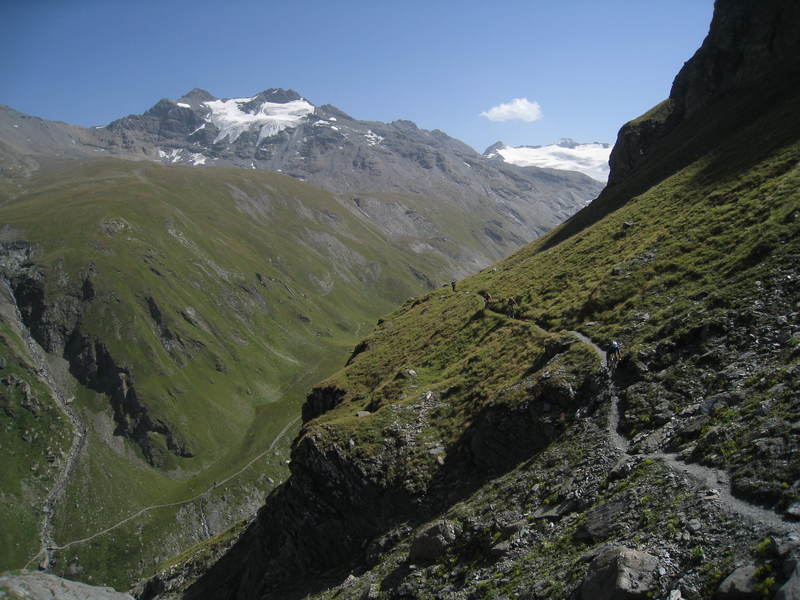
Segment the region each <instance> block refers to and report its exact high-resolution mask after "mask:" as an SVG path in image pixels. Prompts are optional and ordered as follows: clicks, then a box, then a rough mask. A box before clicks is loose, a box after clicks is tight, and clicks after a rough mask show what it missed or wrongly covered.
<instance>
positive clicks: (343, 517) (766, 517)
mask: <svg viewBox="0 0 800 600" xmlns="http://www.w3.org/2000/svg"><path fill="white" fill-rule="evenodd" d="M715 11H716V12H715V16H714V20H713V22H712V27H711V31H710V33H709V37H708V40H707V41H706V43H704V45H703V48H702V49H701V51H699V52H698V54H697V55H696V56H695V58H694V59H692V61H690V62H689V63H687V65H686V66H685V67H684V70H683V71H682V72H681V75H679V77H678V79H677V80H676V86H681V85H684V86H685V85H688V89H702V86H700V81H699V79H698V78H699V77H702V76H705V74H707V73H708V72H709V71H708V70H707V69H704V68H701V65H702V64H707V62H708V61H710V62H711V63H712V64H714V65H715V67H714V69H711V73H712V74H714V75H721V76H722V77H721V80H724V81H725V84H724V85H720V86H719V87H717V88H713V86H712V88H713V89H711V91H710V92H709V93H705V95H704V97H703V100H702V101H700V100H698V98H700V95H696V96H693V98H694V99H695V100H694V101H693V102H692V103H691V110H688V109H687V110H686V111H684V112H683V114H682V116H681V117H680V118H678V119H677V120H676V121H675V122H674V123H673V124H672V126H671V127H670V128H669V131H666V130H665V131H664V132H662V134H659V135H660V137H658V140H657V142H652V143H645V144H643V146H642V147H643V148H646V152H645V154H646V155H647V159H646V161H644V162H642V163H640V164H635V165H630V169H629V171H628V173H626V174H624V176H623V175H620V176H619V177H618V178H616V179H615V185H614V186H613V187H612V188H609V189H608V190H607V191H606V193H605V194H604V196H603V198H602V199H601V200H599V201H598V203H596V204H594V205H592V206H591V207H589V209H587V210H586V211H584V213H583V214H582V215H581V216H580V217H579V218H577V219H575V220H573V221H572V222H570V223H568V224H567V225H565V226H564V227H563V228H561V229H559V230H557V231H555V232H554V233H553V234H551V235H550V236H547V237H546V238H545V239H543V240H542V241H540V242H537V243H534V244H532V245H530V246H528V247H526V248H525V249H523V250H522V251H520V252H518V253H517V254H515V255H514V256H512V257H511V258H509V259H508V260H506V261H504V262H501V263H499V264H498V265H497V267H496V269H488V270H485V271H484V272H482V273H480V274H479V275H476V276H474V277H471V278H469V279H466V280H465V281H463V282H460V283H459V284H458V285H457V288H456V291H455V292H454V291H452V290H450V289H449V288H448V289H440V290H436V291H433V292H431V293H429V294H427V295H424V296H422V297H420V298H418V299H415V300H413V301H409V302H407V303H406V305H404V306H403V307H402V308H401V309H400V310H398V311H396V312H394V313H391V314H389V315H387V316H386V317H384V318H383V319H382V320H381V321H380V322H379V325H378V327H377V328H376V329H375V330H374V331H373V332H372V333H371V334H370V335H369V336H368V337H367V338H366V339H365V340H364V341H363V342H362V343H361V344H360V345H359V350H360V352H359V353H358V354H356V355H354V356H353V357H352V358H351V360H350V362H349V365H348V366H347V367H346V368H344V369H343V370H341V371H340V372H338V373H336V374H335V375H333V376H332V377H330V378H328V379H327V380H325V381H323V382H322V383H320V384H319V386H318V387H317V388H316V390H315V391H314V392H313V393H312V394H311V395H310V397H309V399H308V401H307V404H306V409H305V411H304V415H305V417H306V419H307V420H306V422H305V423H304V425H303V429H302V431H301V432H300V435H299V436H298V437H297V439H296V440H295V441H294V443H293V447H292V463H291V465H290V468H291V473H292V474H291V476H290V478H289V480H288V481H287V482H286V483H285V484H283V485H282V486H280V487H279V488H278V489H276V490H274V491H273V492H272V493H271V494H270V496H269V497H268V499H267V503H266V505H265V506H264V508H262V509H261V511H260V512H259V515H258V518H257V520H256V521H255V522H254V523H253V524H252V525H251V526H250V527H249V528H248V529H247V530H246V532H245V533H244V534H243V535H242V537H241V538H240V539H239V541H238V543H237V544H236V545H235V546H234V547H233V548H232V549H231V550H230V551H229V552H228V553H227V554H226V555H224V556H223V557H222V558H221V559H220V560H219V561H218V562H217V563H216V564H215V565H213V566H211V567H210V569H208V571H207V572H206V573H205V574H204V575H203V576H202V577H200V578H199V580H198V581H197V582H196V583H195V584H194V585H193V586H191V587H189V588H188V591H186V592H185V593H183V596H182V597H185V598H225V599H229V598H230V599H232V598H236V599H239V600H242V599H251V598H253V599H255V598H301V597H305V596H306V594H312V597H315V598H353V599H355V598H433V597H442V598H490V597H524V598H568V597H569V598H582V599H583V600H589V599H590V598H591V599H598V598H599V599H605V598H621V597H625V598H638V597H646V596H652V597H656V598H666V597H670V598H711V597H712V596H713V595H714V594H715V593H717V592H718V590H719V593H720V594H721V597H734V596H732V595H730V594H732V593H733V592H731V591H730V590H731V589H733V588H735V587H737V586H738V587H739V588H740V589H742V588H743V589H745V590H746V591H745V593H746V594H750V596H748V597H758V596H761V597H770V596H772V595H773V594H774V593H775V592H776V591H777V590H778V588H779V587H781V586H785V587H784V592H782V593H784V594H785V593H788V592H786V590H788V589H790V588H792V586H795V589H796V586H797V585H798V583H799V582H800V573H799V572H798V571H797V570H796V568H795V565H796V564H797V562H796V560H794V559H796V558H797V556H798V542H797V538H796V536H795V537H794V538H793V537H791V536H790V535H789V533H790V532H792V531H793V530H796V523H793V521H792V520H793V519H797V518H798V517H800V504H798V502H799V501H800V489H799V488H800V481H799V480H800V463H799V462H798V460H797V456H798V451H800V440H799V439H798V435H800V423H798V414H800V404H799V402H800V266H798V265H800V250H798V249H799V248H800V243H799V242H800V192H798V190H800V166H799V165H800V113H798V111H797V106H798V105H800V86H798V85H797V82H798V79H797V78H796V74H797V57H798V56H800V53H797V52H795V53H794V54H782V53H781V52H782V49H784V46H781V44H779V43H776V40H784V41H786V40H794V42H792V43H795V44H796V40H798V39H800V36H798V31H797V26H798V24H799V23H800V19H798V18H797V6H796V4H794V3H791V2H785V1H784V2H779V1H774V2H763V3H757V4H756V3H750V2H744V1H734V0H727V1H720V2H718V3H717V5H716V9H715ZM715 40H716V42H715ZM720 40H721V41H720ZM717 42H718V43H717ZM730 53H733V54H732V55H733V56H740V57H741V60H739V61H737V60H729V57H730V56H731V54H730ZM777 57H780V60H777ZM741 65H747V73H748V74H749V76H748V77H745V76H744V75H742V76H737V75H736V74H735V73H734V74H730V73H729V72H728V71H727V70H729V69H733V70H735V69H736V68H737V67H739V66H741ZM717 92H718V93H717ZM673 95H674V96H675V98H678V97H680V94H678V93H677V92H676V91H675V90H674V91H673ZM688 97H689V96H687V98H688ZM688 106H689V103H688V100H687V107H688ZM660 114H661V109H656V110H655V111H653V112H651V113H648V115H647V116H645V117H643V119H644V120H647V119H650V118H651V117H653V116H654V115H660ZM641 122H642V119H640V120H637V121H634V122H632V123H631V124H629V125H628V126H626V128H625V129H623V134H621V138H625V135H624V134H625V132H626V131H629V130H630V128H632V127H634V128H635V127H637V126H638V125H639V124H641ZM620 143H622V144H623V145H624V144H626V143H628V142H626V141H624V139H623V141H621V142H620ZM618 149H619V144H618ZM615 152H617V154H618V150H615ZM484 290H486V291H489V292H490V293H491V295H492V297H493V298H494V302H493V303H492V305H491V306H490V307H488V308H485V307H484V306H483V301H482V299H481V298H480V297H479V293H480V292H482V291H484ZM576 332H577V333H576ZM579 334H580V335H579ZM612 339H618V340H620V341H621V342H622V346H623V359H622V362H621V363H620V364H619V366H618V367H617V368H616V370H615V371H614V372H613V374H612V375H609V374H608V372H607V371H606V370H605V369H604V368H603V366H602V351H601V348H602V346H604V345H605V344H607V343H608V342H610V340H612ZM737 567H739V568H737ZM793 569H794V570H793ZM623 574H624V575H626V577H621V575H623ZM173 575H174V573H173ZM178 579H180V578H178ZM178 579H170V578H169V577H166V576H165V577H163V578H160V579H156V580H153V581H151V582H150V583H149V585H148V586H146V587H145V588H143V597H147V598H149V597H157V596H158V595H159V594H161V597H170V594H171V593H172V594H175V595H180V594H181V593H182V592H180V585H177V586H175V587H174V588H171V586H172V585H173V584H174V583H175V582H176V581H178ZM191 579H192V578H191V577H189V578H184V579H182V580H181V582H180V584H181V585H183V586H185V585H186V583H187V582H188V581H191ZM170 589H172V590H173V591H172V592H170V591H168V590H170ZM725 594H729V595H728V596H726V595H725ZM173 597H174V596H173ZM779 597H793V596H786V595H783V596H779Z"/></svg>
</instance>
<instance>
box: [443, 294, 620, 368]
mask: <svg viewBox="0 0 800 600" xmlns="http://www.w3.org/2000/svg"><path fill="white" fill-rule="evenodd" d="M450 287H451V288H452V290H453V291H454V292H455V291H456V282H455V280H453V281H451V282H450ZM478 295H479V296H480V297H481V298H483V308H485V309H488V308H491V304H492V295H491V294H490V293H489V292H487V291H486V290H481V291H480V292H478ZM511 305H512V308H513V309H514V314H512V315H511V317H512V318H516V317H517V315H516V313H517V312H518V310H519V305H518V304H517V301H516V300H515V299H514V298H511ZM621 358H622V346H621V345H620V343H619V342H618V341H617V340H611V343H610V344H609V345H608V347H607V348H606V367H607V368H609V369H613V368H614V367H615V366H616V365H617V364H618V363H619V361H620V359H621Z"/></svg>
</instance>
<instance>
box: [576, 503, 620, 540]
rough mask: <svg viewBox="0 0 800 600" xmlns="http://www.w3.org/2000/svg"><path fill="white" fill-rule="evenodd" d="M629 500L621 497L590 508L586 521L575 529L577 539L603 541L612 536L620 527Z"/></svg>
mask: <svg viewBox="0 0 800 600" xmlns="http://www.w3.org/2000/svg"><path fill="white" fill-rule="evenodd" d="M628 502H629V499H628V498H619V499H616V500H612V501H610V502H606V503H605V504H601V505H600V506H596V507H594V508H592V509H590V510H589V511H588V512H587V513H586V521H585V522H584V523H583V524H582V525H580V526H579V527H578V529H577V530H576V531H575V539H576V540H579V541H582V542H601V541H603V540H606V539H608V538H610V537H611V536H612V535H613V534H614V532H616V531H617V530H618V529H619V528H620V522H619V521H620V517H621V516H622V515H623V514H624V513H625V511H626V510H627V507H628Z"/></svg>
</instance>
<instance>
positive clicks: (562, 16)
mask: <svg viewBox="0 0 800 600" xmlns="http://www.w3.org/2000/svg"><path fill="white" fill-rule="evenodd" d="M712 9H713V1H712V0H603V1H597V0H594V1H591V0H560V1H551V0H527V1H519V2H518V1H516V0H511V1H498V2H491V1H486V0H484V1H482V2H473V1H463V2H451V1H438V2H437V1H435V0H427V1H417V0H402V1H400V0H398V1H395V2H387V1H381V0H373V1H371V2H368V1H355V0H354V1H349V0H340V1H330V0H328V1H316V0H314V1H311V0H292V1H289V0H285V1H283V2H274V1H271V0H269V1H254V0H242V1H236V0H230V1H228V2H222V1H219V0H218V1H216V2H210V1H206V0H194V1H181V2H174V1H171V0H161V1H150V0H137V1H135V2H134V1H128V2H121V1H117V0H98V1H94V0H27V1H24V2H23V1H21V0H20V1H13V0H5V1H2V2H0V82H2V83H0V104H6V105H8V106H11V107H12V108H15V109H17V110H19V111H22V112H25V113H29V114H33V115H36V116H40V117H43V118H47V119H54V120H60V121H66V122H69V123H75V124H79V125H85V126H89V125H98V124H105V123H107V122H109V121H111V120H113V119H115V118H118V117H121V116H125V115H127V114H131V113H141V112H143V111H145V110H146V109H147V108H149V107H150V106H152V105H153V104H155V102H157V101H158V100H159V98H164V97H166V98H177V97H179V96H181V95H182V94H184V93H185V92H187V91H188V90H190V89H192V88H194V87H200V88H204V89H207V90H208V91H210V92H211V93H212V94H214V95H216V96H218V97H242V96H250V95H253V94H255V93H257V92H259V91H261V90H263V89H266V88H270V87H284V88H293V89H295V90H297V91H298V92H299V93H301V94H302V95H303V96H305V97H306V98H308V99H309V100H310V101H311V102H313V103H315V104H325V103H330V104H334V105H335V106H337V107H339V108H340V109H342V110H344V111H345V112H347V113H349V114H351V115H352V116H354V117H356V118H359V119H368V120H379V121H392V120H395V119H409V120H412V121H414V122H416V123H417V124H418V125H419V126H420V127H424V128H426V129H434V128H438V129H442V130H443V131H445V132H447V133H448V134H450V135H452V136H454V137H457V138H459V139H461V140H463V141H465V142H466V143H468V144H470V145H471V146H473V147H474V148H475V149H477V150H478V151H483V150H484V148H485V147H486V146H488V145H489V144H491V143H493V142H495V141H497V140H502V141H504V142H506V143H507V144H510V145H521V144H548V143H552V142H555V141H557V140H558V139H559V138H561V137H572V138H574V139H576V140H578V141H584V142H590V141H601V142H610V143H613V142H614V140H615V139H616V134H617V131H618V129H619V127H620V126H621V125H622V124H623V123H624V122H625V121H627V120H629V119H631V118H634V117H636V116H637V115H639V114H641V113H643V112H644V111H645V110H647V109H648V108H650V107H651V106H652V105H654V104H656V103H657V102H659V101H661V100H662V99H664V98H665V97H666V96H667V95H668V93H669V89H670V86H671V84H672V80H673V78H674V76H675V74H676V73H677V72H678V69H680V67H681V65H682V64H683V62H684V61H686V60H687V59H689V58H690V57H691V55H692V54H693V53H694V51H695V50H696V49H697V48H698V47H699V45H700V43H701V42H702V40H703V38H704V37H705V34H706V33H707V31H708V25H709V23H710V20H711V14H712ZM520 98H524V99H527V100H528V102H529V103H530V104H533V103H536V104H538V105H539V110H540V114H541V118H539V119H538V120H535V121H519V120H512V121H492V120H490V119H488V118H487V117H485V116H480V114H481V113H482V112H487V113H489V111H490V109H492V108H493V107H496V106H499V105H501V104H507V103H510V102H511V101H512V100H514V99H520ZM490 114H492V113H490Z"/></svg>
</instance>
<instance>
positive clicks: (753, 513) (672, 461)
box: [478, 295, 800, 533]
mask: <svg viewBox="0 0 800 600" xmlns="http://www.w3.org/2000/svg"><path fill="white" fill-rule="evenodd" d="M478 297H479V298H480V295H479V296H478ZM481 301H483V299H482V298H481ZM489 310H491V309H489ZM491 312H492V313H493V314H496V315H499V316H502V317H505V318H507V319H511V320H518V321H524V322H528V321H525V320H524V319H518V318H515V317H510V316H509V315H506V314H505V313H502V312H498V311H494V310H491ZM531 324H532V325H533V326H534V327H535V328H536V329H537V330H539V331H541V332H543V333H549V332H547V330H545V329H543V328H541V327H539V326H538V325H536V323H531ZM567 333H570V334H572V335H573V336H575V337H576V338H577V340H578V341H580V342H581V343H583V344H586V345H587V346H589V347H590V348H591V349H592V350H593V351H594V352H595V353H596V354H597V356H598V357H599V358H600V364H601V365H603V366H604V367H606V368H608V367H607V365H608V355H607V353H606V351H605V350H603V349H602V348H601V347H600V346H598V345H597V344H596V343H595V342H594V341H593V340H592V339H591V338H589V337H588V336H586V335H584V334H583V333H581V332H579V331H574V330H569V331H568V332H567ZM608 392H609V396H610V403H609V406H608V421H607V424H606V433H607V436H608V439H609V441H610V442H611V445H612V446H613V447H614V448H615V449H616V450H618V451H619V452H620V453H622V454H624V455H630V456H638V457H641V458H643V459H651V460H660V461H662V462H663V463H664V464H665V465H667V466H668V467H669V468H670V469H672V470H673V471H675V472H677V473H679V474H681V475H685V476H686V477H688V478H689V479H691V480H692V481H693V482H695V484H697V485H699V486H701V487H703V488H705V489H706V490H708V491H709V492H710V493H711V494H713V495H715V496H716V498H715V501H716V502H717V503H718V504H719V505H720V506H721V507H722V508H724V509H726V510H728V511H729V512H732V513H735V514H737V515H739V516H741V517H744V518H746V519H748V520H750V521H751V522H755V523H760V524H763V525H767V526H769V527H772V528H774V529H775V530H777V531H780V532H782V533H789V532H792V531H797V530H798V528H800V525H798V524H797V523H793V522H790V521H787V520H786V519H785V518H783V517H782V516H781V515H780V514H779V513H777V512H775V511H773V510H770V509H767V508H763V507H761V506H759V505H756V504H751V503H749V502H747V501H745V500H741V499H740V498H737V497H735V496H734V495H733V494H732V492H731V478H730V475H729V474H728V473H727V472H726V471H724V470H722V469H716V468H713V467H706V466H703V465H701V464H698V463H687V462H684V461H682V460H680V459H679V458H678V455H677V454H670V453H666V452H654V453H649V454H640V453H632V452H631V451H630V441H629V440H628V439H626V438H625V437H624V436H622V435H621V434H620V433H619V421H620V414H619V395H618V392H617V389H616V385H615V384H614V378H613V372H609V377H608Z"/></svg>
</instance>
